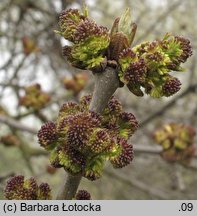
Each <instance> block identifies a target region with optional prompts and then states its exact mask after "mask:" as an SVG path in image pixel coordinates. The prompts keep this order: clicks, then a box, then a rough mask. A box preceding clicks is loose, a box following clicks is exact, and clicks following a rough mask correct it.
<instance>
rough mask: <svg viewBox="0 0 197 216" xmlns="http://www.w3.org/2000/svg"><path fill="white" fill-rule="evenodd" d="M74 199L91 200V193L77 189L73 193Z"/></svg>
mask: <svg viewBox="0 0 197 216" xmlns="http://www.w3.org/2000/svg"><path fill="white" fill-rule="evenodd" d="M75 199H76V200H91V195H90V193H89V192H88V191H86V190H78V191H77V193H76V195H75Z"/></svg>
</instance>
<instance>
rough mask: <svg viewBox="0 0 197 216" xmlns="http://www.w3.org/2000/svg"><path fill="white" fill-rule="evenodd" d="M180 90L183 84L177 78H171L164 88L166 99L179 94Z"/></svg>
mask: <svg viewBox="0 0 197 216" xmlns="http://www.w3.org/2000/svg"><path fill="white" fill-rule="evenodd" d="M180 89H181V82H180V81H179V79H177V78H175V77H171V78H169V79H167V80H166V81H165V83H164V85H163V86H162V91H163V94H164V95H165V96H166V97H169V96H171V95H173V94H175V93H177V92H178V91H179V90H180Z"/></svg>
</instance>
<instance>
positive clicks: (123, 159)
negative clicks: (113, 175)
mask: <svg viewBox="0 0 197 216" xmlns="http://www.w3.org/2000/svg"><path fill="white" fill-rule="evenodd" d="M117 144H118V146H119V147H120V153H119V155H118V156H116V157H114V158H112V159H110V161H111V163H112V165H113V167H114V168H122V167H125V166H127V165H128V164H130V163H131V161H132V160H133V146H132V145H131V144H129V143H127V141H126V140H125V139H122V138H118V139H117Z"/></svg>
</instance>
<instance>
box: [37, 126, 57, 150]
mask: <svg viewBox="0 0 197 216" xmlns="http://www.w3.org/2000/svg"><path fill="white" fill-rule="evenodd" d="M56 140H57V134H56V124H55V123H54V122H47V123H46V124H44V125H43V126H42V127H41V128H40V130H39V131H38V141H39V143H40V145H41V146H42V147H44V148H45V149H47V150H49V149H51V148H54V147H55V144H56Z"/></svg>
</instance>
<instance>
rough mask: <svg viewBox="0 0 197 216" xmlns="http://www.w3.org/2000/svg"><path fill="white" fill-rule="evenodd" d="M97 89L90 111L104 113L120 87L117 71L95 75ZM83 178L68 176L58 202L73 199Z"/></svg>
mask: <svg viewBox="0 0 197 216" xmlns="http://www.w3.org/2000/svg"><path fill="white" fill-rule="evenodd" d="M94 77H95V88H94V93H93V97H92V101H91V103H90V110H91V111H94V112H97V113H102V111H103V110H104V109H105V107H106V106H107V103H108V101H109V99H110V98H111V96H112V95H113V94H114V92H115V91H116V89H117V88H118V87H119V79H118V75H117V73H116V71H115V69H113V68H110V67H107V68H106V69H105V71H103V72H102V73H96V74H95V76H94ZM81 179H82V176H81V175H79V176H72V175H71V174H68V175H67V179H66V183H65V184H64V185H63V187H62V188H61V190H60V192H59V194H58V195H57V198H56V199H57V200H65V199H66V200H69V199H72V198H73V197H74V196H75V194H76V192H77V189H78V186H79V184H80V181H81Z"/></svg>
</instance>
